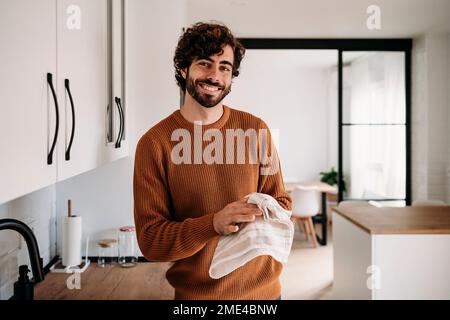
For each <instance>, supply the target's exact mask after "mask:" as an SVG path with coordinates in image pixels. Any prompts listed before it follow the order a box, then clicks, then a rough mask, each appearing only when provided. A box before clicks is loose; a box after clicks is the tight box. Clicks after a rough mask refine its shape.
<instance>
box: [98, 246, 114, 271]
mask: <svg viewBox="0 0 450 320" xmlns="http://www.w3.org/2000/svg"><path fill="white" fill-rule="evenodd" d="M97 245H98V247H97V250H98V259H97V265H98V266H99V267H102V268H104V267H106V266H112V265H114V263H115V262H116V259H117V240H116V239H101V240H99V241H98V242H97Z"/></svg>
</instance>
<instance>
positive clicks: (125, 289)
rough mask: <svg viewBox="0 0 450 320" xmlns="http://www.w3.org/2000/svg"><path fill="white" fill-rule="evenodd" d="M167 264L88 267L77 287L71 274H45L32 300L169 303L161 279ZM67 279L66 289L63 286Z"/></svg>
mask: <svg viewBox="0 0 450 320" xmlns="http://www.w3.org/2000/svg"><path fill="white" fill-rule="evenodd" d="M168 268H169V263H150V262H141V263H138V264H137V265H136V266H135V267H132V268H122V267H120V266H119V265H117V264H115V265H112V266H106V267H105V268H101V267H98V266H97V264H96V263H91V265H90V266H89V267H88V269H87V270H86V271H85V272H83V273H80V286H79V289H77V285H76V281H75V280H73V281H71V279H73V278H71V279H69V277H71V276H72V275H73V274H68V273H48V274H47V275H46V276H45V279H44V281H42V282H40V283H38V284H37V285H36V286H35V289H34V298H35V299H36V300H173V298H174V295H175V292H174V289H173V288H172V287H171V286H170V284H169V283H168V282H167V280H166V278H165V271H166V270H167V269H168ZM67 279H69V286H68V285H67V282H68V281H67Z"/></svg>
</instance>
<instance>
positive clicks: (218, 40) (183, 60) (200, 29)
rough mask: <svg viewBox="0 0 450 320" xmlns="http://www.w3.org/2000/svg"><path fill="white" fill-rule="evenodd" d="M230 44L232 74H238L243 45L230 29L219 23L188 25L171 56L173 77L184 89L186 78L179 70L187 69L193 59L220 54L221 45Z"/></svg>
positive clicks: (242, 56)
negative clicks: (232, 60) (232, 59)
mask: <svg viewBox="0 0 450 320" xmlns="http://www.w3.org/2000/svg"><path fill="white" fill-rule="evenodd" d="M227 44H228V45H230V46H231V48H232V49H233V53H234V63H233V72H232V76H233V77H237V76H238V75H239V66H240V64H241V61H242V58H244V54H245V48H244V46H243V45H242V44H241V43H240V42H239V41H238V40H237V39H236V38H235V37H234V36H233V34H232V33H231V31H230V29H228V28H227V27H226V26H225V25H223V24H219V23H204V22H197V23H196V24H194V25H192V26H191V27H189V28H188V29H187V30H186V31H185V32H184V33H183V35H182V36H181V37H180V39H179V40H178V45H177V48H176V50H175V56H174V58H173V62H174V66H175V79H176V81H177V84H178V86H179V87H180V88H181V89H182V90H183V91H185V90H186V79H184V78H183V75H182V74H181V70H182V69H184V68H186V69H188V68H189V66H190V65H191V63H192V61H194V59H204V58H208V57H210V56H212V55H215V54H222V52H223V49H222V47H223V46H225V45H227Z"/></svg>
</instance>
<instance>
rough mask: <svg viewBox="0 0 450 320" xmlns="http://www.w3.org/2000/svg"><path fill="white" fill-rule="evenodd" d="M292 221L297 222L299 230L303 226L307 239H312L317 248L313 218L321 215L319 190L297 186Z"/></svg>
mask: <svg viewBox="0 0 450 320" xmlns="http://www.w3.org/2000/svg"><path fill="white" fill-rule="evenodd" d="M291 197H292V215H291V217H292V220H294V221H296V222H297V225H298V227H299V229H302V225H303V227H304V230H305V234H306V239H309V236H311V238H312V242H313V245H314V248H316V247H317V239H316V232H315V230H314V225H313V222H312V217H313V216H315V215H316V214H318V213H319V211H320V207H319V188H317V187H303V186H296V187H295V188H294V190H293V191H292V196H291Z"/></svg>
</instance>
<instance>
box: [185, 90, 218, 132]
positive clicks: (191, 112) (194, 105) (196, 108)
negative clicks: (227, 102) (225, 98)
mask: <svg viewBox="0 0 450 320" xmlns="http://www.w3.org/2000/svg"><path fill="white" fill-rule="evenodd" d="M180 113H181V115H182V116H183V117H184V118H185V119H186V120H187V121H189V122H192V123H194V121H201V122H202V125H208V124H211V123H214V122H216V121H217V120H219V119H220V118H221V117H222V115H223V104H222V103H221V102H220V103H218V104H217V105H215V106H214V107H211V108H205V107H203V106H202V105H200V104H199V103H198V102H197V101H195V100H194V99H193V98H192V97H191V96H190V95H189V94H186V97H185V101H184V104H183V106H182V107H181V110H180Z"/></svg>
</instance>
